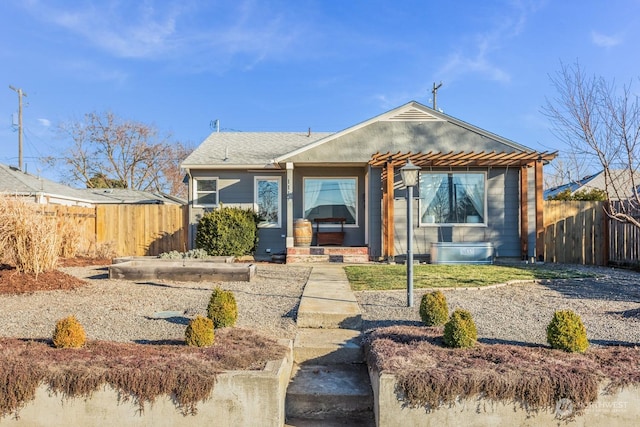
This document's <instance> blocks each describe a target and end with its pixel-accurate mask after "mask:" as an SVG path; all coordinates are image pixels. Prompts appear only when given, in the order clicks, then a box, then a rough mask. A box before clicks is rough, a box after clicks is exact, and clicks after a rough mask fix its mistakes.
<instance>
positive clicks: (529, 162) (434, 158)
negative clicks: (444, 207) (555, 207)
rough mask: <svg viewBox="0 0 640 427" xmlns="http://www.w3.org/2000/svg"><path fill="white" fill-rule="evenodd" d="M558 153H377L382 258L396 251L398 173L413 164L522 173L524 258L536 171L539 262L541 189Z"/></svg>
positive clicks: (540, 250)
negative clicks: (547, 167)
mask: <svg viewBox="0 0 640 427" xmlns="http://www.w3.org/2000/svg"><path fill="white" fill-rule="evenodd" d="M556 156H557V152H553V153H550V152H546V151H545V152H535V151H518V152H495V151H490V152H485V151H480V152H474V151H459V152H454V151H450V152H448V153H442V152H433V151H429V152H428V153H412V152H408V153H401V152H397V153H395V154H392V153H390V152H387V153H384V154H383V153H380V152H378V153H375V154H374V155H373V156H371V160H369V165H371V167H376V168H382V209H383V219H382V227H383V256H384V257H385V258H390V257H393V256H394V255H395V253H394V252H395V251H394V242H393V240H394V237H393V234H394V223H393V215H394V211H393V196H394V188H393V185H394V178H393V177H394V174H395V169H396V168H400V167H402V166H404V165H405V164H406V163H407V161H408V160H411V163H413V164H414V165H416V166H419V167H421V168H471V167H474V168H476V167H505V168H506V167H517V168H519V169H520V245H521V250H522V256H523V257H526V256H527V253H528V245H527V236H528V234H529V226H528V220H527V218H528V215H527V212H528V185H527V183H528V180H527V169H528V168H531V167H533V168H534V173H535V201H536V202H535V205H536V255H537V257H538V259H539V260H540V261H542V260H543V257H544V209H543V203H542V202H543V188H542V166H543V165H544V164H545V163H548V162H549V161H551V160H553V159H554V158H556Z"/></svg>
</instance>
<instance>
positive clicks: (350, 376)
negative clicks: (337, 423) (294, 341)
mask: <svg viewBox="0 0 640 427" xmlns="http://www.w3.org/2000/svg"><path fill="white" fill-rule="evenodd" d="M285 411H286V416H287V418H288V419H289V418H291V419H305V420H329V419H338V418H346V419H360V418H363V419H370V418H371V417H372V416H373V392H372V390H371V382H370V381H369V374H368V372H367V367H366V365H364V364H339V365H307V364H305V365H295V366H294V373H293V375H292V378H291V382H290V383H289V387H288V389H287V397H286V402H285Z"/></svg>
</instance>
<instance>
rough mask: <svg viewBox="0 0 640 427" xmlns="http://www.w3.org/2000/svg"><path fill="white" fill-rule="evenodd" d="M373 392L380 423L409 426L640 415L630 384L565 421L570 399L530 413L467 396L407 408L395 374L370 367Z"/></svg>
mask: <svg viewBox="0 0 640 427" xmlns="http://www.w3.org/2000/svg"><path fill="white" fill-rule="evenodd" d="M369 376H370V378H371V387H372V388H373V396H374V412H375V416H376V425H377V426H378V427H407V426H452V427H454V426H455V427H457V426H463V425H466V426H476V427H483V426H486V427H496V426H504V427H510V426H536V427H538V426H542V427H544V426H549V427H551V426H553V427H557V426H558V425H565V424H567V425H570V426H575V427H581V426H600V425H602V426H604V425H606V426H610V427H617V426H620V427H623V426H624V427H628V426H632V425H637V423H638V420H639V419H640V387H627V388H625V389H623V390H622V391H620V392H619V393H616V394H613V395H608V394H606V393H604V391H603V390H601V391H600V394H599V396H598V400H597V401H596V402H595V403H594V404H592V405H591V406H589V407H587V408H586V409H585V410H584V413H583V414H582V415H577V416H576V417H575V419H574V420H573V421H569V422H568V423H565V421H562V419H561V418H562V417H567V416H570V415H571V414H572V409H573V406H572V404H571V402H569V401H567V400H564V401H561V402H559V404H558V405H557V407H556V409H555V410H548V411H540V412H539V413H537V414H535V413H527V412H526V411H524V410H522V409H520V407H519V405H517V404H514V403H496V402H492V401H490V400H486V399H482V398H478V399H469V400H467V399H465V400H462V401H460V402H457V403H455V404H454V405H452V406H451V407H448V406H445V407H442V408H439V409H436V410H435V411H432V412H429V413H427V412H426V410H425V408H407V407H405V406H404V402H402V401H400V400H399V398H398V395H397V392H396V379H395V376H394V375H392V374H387V373H382V374H380V373H378V372H376V371H374V370H372V369H369Z"/></svg>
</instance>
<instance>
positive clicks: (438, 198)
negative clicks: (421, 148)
mask: <svg viewBox="0 0 640 427" xmlns="http://www.w3.org/2000/svg"><path fill="white" fill-rule="evenodd" d="M485 180H486V175H485V174H484V173H433V172H432V173H425V172H422V173H421V174H420V223H421V224H425V225H429V224H466V223H469V224H478V223H485V218H486V209H485V187H486V186H485Z"/></svg>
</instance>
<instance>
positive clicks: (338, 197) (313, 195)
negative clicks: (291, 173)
mask: <svg viewBox="0 0 640 427" xmlns="http://www.w3.org/2000/svg"><path fill="white" fill-rule="evenodd" d="M357 189H358V178H356V177H346V178H305V179H304V217H305V218H306V219H308V220H311V221H313V219H315V218H345V219H346V221H345V224H352V225H355V224H357V218H358V197H357Z"/></svg>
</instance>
